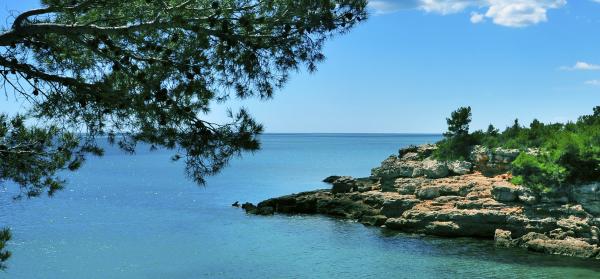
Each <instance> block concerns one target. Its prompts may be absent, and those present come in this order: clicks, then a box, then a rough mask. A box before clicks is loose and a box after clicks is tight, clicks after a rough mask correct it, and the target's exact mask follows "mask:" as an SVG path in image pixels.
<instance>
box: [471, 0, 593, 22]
mask: <svg viewBox="0 0 600 279" xmlns="http://www.w3.org/2000/svg"><path fill="white" fill-rule="evenodd" d="M598 1H600V0H598ZM484 20H485V16H484V15H483V14H480V13H477V12H472V13H471V22H472V23H481V22H483V21H484Z"/></svg>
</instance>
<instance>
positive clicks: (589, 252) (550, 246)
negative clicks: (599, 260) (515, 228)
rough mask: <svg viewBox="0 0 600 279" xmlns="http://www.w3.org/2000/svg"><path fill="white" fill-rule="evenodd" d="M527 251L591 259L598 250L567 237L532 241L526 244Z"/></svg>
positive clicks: (583, 242)
mask: <svg viewBox="0 0 600 279" xmlns="http://www.w3.org/2000/svg"><path fill="white" fill-rule="evenodd" d="M526 245H527V249H529V250H531V251H536V252H542V253H546V254H554V255H563V256H571V257H579V258H592V257H596V256H597V255H598V252H599V251H600V249H599V248H598V247H596V246H594V245H591V244H589V243H587V242H585V241H582V240H579V239H576V238H571V237H567V238H566V239H562V240H561V239H539V238H538V239H533V240H530V241H528V242H527V243H526Z"/></svg>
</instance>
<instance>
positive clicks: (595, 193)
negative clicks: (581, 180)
mask: <svg viewBox="0 0 600 279" xmlns="http://www.w3.org/2000/svg"><path fill="white" fill-rule="evenodd" d="M571 195H572V197H573V199H574V200H575V201H576V202H577V203H580V204H581V206H583V208H584V209H585V210H586V211H587V212H589V213H590V214H592V215H594V216H600V182H596V183H590V184H586V185H578V186H575V187H573V191H572V192H571Z"/></svg>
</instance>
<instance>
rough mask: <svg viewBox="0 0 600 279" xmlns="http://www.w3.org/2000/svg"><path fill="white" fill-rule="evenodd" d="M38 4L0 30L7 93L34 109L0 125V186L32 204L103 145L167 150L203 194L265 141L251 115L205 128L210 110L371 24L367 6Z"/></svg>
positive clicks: (76, 0)
mask: <svg viewBox="0 0 600 279" xmlns="http://www.w3.org/2000/svg"><path fill="white" fill-rule="evenodd" d="M41 4H42V5H41V6H42V7H40V8H39V9H33V10H29V11H25V12H22V13H21V14H18V15H16V16H14V19H13V20H12V24H11V25H10V26H6V27H4V28H3V29H2V30H0V80H1V81H2V83H0V86H1V87H0V88H1V89H3V90H4V93H5V94H6V95H7V97H8V96H12V95H13V94H14V95H15V97H16V98H19V99H21V100H26V101H27V102H28V103H29V104H31V109H30V110H29V111H26V112H23V115H18V116H12V117H9V116H6V115H2V116H1V117H0V162H1V165H0V179H4V180H12V181H15V182H17V183H18V184H19V185H20V186H21V190H22V194H23V195H26V196H37V195H39V194H41V193H44V192H47V193H48V194H52V193H54V192H55V191H56V190H58V189H60V188H61V187H62V186H63V183H64V182H63V181H62V180H61V179H60V178H58V177H56V172H57V171H59V170H63V169H70V170H76V169H77V168H78V167H79V166H80V165H81V163H82V162H83V161H84V160H85V156H86V155H89V154H95V155H102V149H101V148H100V147H99V146H98V145H97V141H96V139H97V138H98V137H107V138H108V140H109V141H110V142H111V143H114V144H117V145H118V146H119V147H120V148H122V149H123V150H126V151H129V152H134V150H135V146H136V145H137V144H138V143H139V142H144V143H148V144H150V145H151V146H153V147H157V148H159V147H162V148H167V149H172V150H173V152H174V153H175V154H174V156H173V159H174V160H179V159H184V160H185V162H186V173H187V174H188V175H189V176H190V177H191V178H192V179H194V180H195V181H196V182H198V183H204V182H205V177H206V176H207V175H212V174H215V173H217V172H218V171H219V170H220V169H221V168H222V167H223V166H225V165H226V164H227V162H228V160H229V159H230V158H231V157H232V156H236V155H239V154H241V152H243V151H254V150H257V149H258V148H259V147H260V143H259V141H258V138H257V136H258V135H259V134H260V133H261V132H262V130H263V127H262V126H261V125H260V124H259V123H258V122H257V121H255V120H254V119H253V118H252V117H251V115H250V114H249V113H248V112H247V111H246V110H244V109H241V110H239V111H235V112H233V111H231V112H230V113H229V115H228V116H229V119H230V121H229V122H227V123H212V122H209V121H206V120H205V118H206V117H204V116H205V115H206V114H207V113H209V112H210V110H211V106H212V105H214V104H215V103H222V102H226V101H227V100H228V99H230V98H232V97H233V98H248V97H257V98H260V99H269V98H271V97H272V96H273V94H274V92H275V91H276V90H277V89H278V88H280V87H282V86H283V85H284V84H285V83H286V81H287V80H288V78H289V75H290V73H291V72H294V71H298V70H301V69H308V71H310V72H312V71H315V70H316V65H317V64H318V63H319V62H321V61H323V60H324V58H325V57H324V55H323V53H322V47H323V44H324V43H325V41H326V40H327V39H329V38H331V37H332V36H334V35H336V34H341V33H345V32H347V31H348V30H350V29H351V28H352V27H353V26H355V25H356V24H357V23H358V22H360V21H362V20H364V19H365V18H366V16H367V13H366V5H367V1H366V0H222V1H208V0H156V1H154V0H152V1H151V0H129V1H122V0H42V1H41ZM31 119H33V120H31ZM28 120H30V121H28ZM25 123H32V124H33V127H26V126H27V125H25ZM30 126H31V125H30ZM2 247H3V246H2Z"/></svg>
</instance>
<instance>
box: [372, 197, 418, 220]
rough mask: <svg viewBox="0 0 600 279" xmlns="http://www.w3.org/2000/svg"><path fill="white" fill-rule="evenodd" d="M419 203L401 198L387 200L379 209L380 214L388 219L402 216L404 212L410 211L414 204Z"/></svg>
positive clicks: (411, 199) (413, 199)
mask: <svg viewBox="0 0 600 279" xmlns="http://www.w3.org/2000/svg"><path fill="white" fill-rule="evenodd" d="M419 202H421V201H420V200H418V199H415V198H410V197H407V198H401V199H396V200H388V201H386V202H384V203H383V206H382V207H381V214H382V215H385V216H386V217H388V218H396V217H400V216H402V213H404V211H406V210H408V209H411V208H412V207H413V206H415V204H418V203H419Z"/></svg>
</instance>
